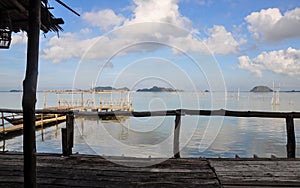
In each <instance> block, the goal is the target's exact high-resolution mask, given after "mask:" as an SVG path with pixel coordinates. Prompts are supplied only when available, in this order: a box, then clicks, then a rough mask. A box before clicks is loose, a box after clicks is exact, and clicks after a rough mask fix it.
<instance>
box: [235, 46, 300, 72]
mask: <svg viewBox="0 0 300 188" xmlns="http://www.w3.org/2000/svg"><path fill="white" fill-rule="evenodd" d="M238 60H239V68H241V69H247V70H249V71H251V72H252V73H253V74H256V75H258V76H262V71H264V70H268V71H271V72H274V73H277V74H282V75H288V76H296V77H299V76H300V50H296V49H293V48H291V47H290V48H288V49H286V50H278V51H271V52H262V53H261V54H260V55H258V56H257V57H255V58H254V59H252V60H251V59H250V58H249V57H248V56H240V57H239V58H238Z"/></svg>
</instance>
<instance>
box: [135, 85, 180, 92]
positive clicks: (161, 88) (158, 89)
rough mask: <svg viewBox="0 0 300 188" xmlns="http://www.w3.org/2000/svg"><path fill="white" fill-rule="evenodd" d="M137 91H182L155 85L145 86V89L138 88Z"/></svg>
mask: <svg viewBox="0 0 300 188" xmlns="http://www.w3.org/2000/svg"><path fill="white" fill-rule="evenodd" d="M136 91H137V92H176V91H182V90H177V89H172V88H164V87H157V86H153V87H152V88H149V89H148V88H144V89H138V90H136Z"/></svg>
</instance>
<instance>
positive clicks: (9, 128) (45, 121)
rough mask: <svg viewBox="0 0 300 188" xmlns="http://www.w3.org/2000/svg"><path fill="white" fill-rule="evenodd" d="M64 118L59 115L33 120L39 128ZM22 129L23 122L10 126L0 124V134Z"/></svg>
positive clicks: (59, 121) (64, 118)
mask: <svg viewBox="0 0 300 188" xmlns="http://www.w3.org/2000/svg"><path fill="white" fill-rule="evenodd" d="M65 120H66V116H59V117H57V118H49V119H43V120H38V121H36V122H35V126H36V128H40V127H43V126H45V127H46V126H48V125H49V124H53V123H54V124H58V123H61V122H64V121H65ZM22 130H23V123H22V124H19V125H12V126H4V127H3V125H2V126H1V128H0V134H10V133H15V132H18V131H22Z"/></svg>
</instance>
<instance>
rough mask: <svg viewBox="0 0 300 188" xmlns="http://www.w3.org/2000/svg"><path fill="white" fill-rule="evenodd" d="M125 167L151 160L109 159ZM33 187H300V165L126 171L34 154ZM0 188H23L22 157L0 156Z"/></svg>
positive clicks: (225, 163)
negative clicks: (34, 179)
mask: <svg viewBox="0 0 300 188" xmlns="http://www.w3.org/2000/svg"><path fill="white" fill-rule="evenodd" d="M113 159H114V160H115V161H117V162H122V163H127V164H130V165H139V164H145V163H148V162H150V161H153V160H155V159H138V158H121V157H119V158H117V157H114V158H113ZM37 183H38V187H55V188H58V187H274V186H276V187H287V186H293V187H300V160H299V159H204V158H200V159H168V160H166V161H164V162H163V163H160V164H157V165H153V166H149V167H128V166H121V165H118V164H116V163H112V162H110V161H109V160H106V159H104V158H102V157H100V156H91V155H72V156H71V157H61V155H59V154H38V156H37ZM0 186H1V187H18V188H19V187H23V155H22V153H0Z"/></svg>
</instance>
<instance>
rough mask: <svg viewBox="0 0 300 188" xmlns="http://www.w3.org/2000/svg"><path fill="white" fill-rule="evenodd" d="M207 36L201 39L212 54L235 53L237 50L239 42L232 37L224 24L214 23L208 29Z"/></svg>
mask: <svg viewBox="0 0 300 188" xmlns="http://www.w3.org/2000/svg"><path fill="white" fill-rule="evenodd" d="M208 32H209V34H210V37H209V38H206V39H204V40H203V42H204V44H206V45H207V47H208V48H209V49H210V50H211V51H212V53H214V54H224V55H226V54H235V53H238V51H239V43H238V42H237V41H236V40H235V39H234V38H233V35H232V33H230V32H228V31H227V30H226V29H225V27H224V26H221V25H215V26H213V27H212V28H210V29H208Z"/></svg>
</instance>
